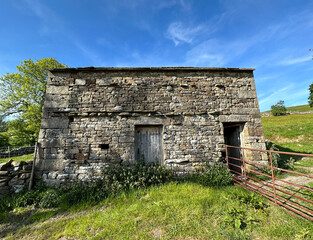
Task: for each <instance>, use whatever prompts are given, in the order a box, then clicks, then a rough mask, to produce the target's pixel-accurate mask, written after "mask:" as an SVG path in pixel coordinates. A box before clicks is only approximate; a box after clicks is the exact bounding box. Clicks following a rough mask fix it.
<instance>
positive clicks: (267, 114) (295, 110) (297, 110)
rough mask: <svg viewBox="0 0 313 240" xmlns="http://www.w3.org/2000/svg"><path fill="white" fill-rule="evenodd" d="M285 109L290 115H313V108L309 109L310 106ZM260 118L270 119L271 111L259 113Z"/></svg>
mask: <svg viewBox="0 0 313 240" xmlns="http://www.w3.org/2000/svg"><path fill="white" fill-rule="evenodd" d="M286 108H287V113H290V114H296V113H300V114H304V113H313V108H311V107H310V105H308V104H307V105H299V106H294V107H286ZM261 116H262V117H270V116H272V114H271V110H267V111H264V112H261Z"/></svg>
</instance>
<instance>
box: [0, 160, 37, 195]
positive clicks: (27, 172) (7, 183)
mask: <svg viewBox="0 0 313 240" xmlns="http://www.w3.org/2000/svg"><path fill="white" fill-rule="evenodd" d="M32 165H33V160H29V161H27V162H22V161H13V160H10V161H8V162H6V163H1V164H0V197H3V196H5V195H8V194H10V193H14V192H19V191H21V190H22V189H24V188H27V187H28V186H29V181H30V176H31V170H32Z"/></svg>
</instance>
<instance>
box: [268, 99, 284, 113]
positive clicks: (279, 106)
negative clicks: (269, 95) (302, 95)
mask: <svg viewBox="0 0 313 240" xmlns="http://www.w3.org/2000/svg"><path fill="white" fill-rule="evenodd" d="M284 103H285V102H284V101H283V100H280V101H279V102H277V103H276V104H275V105H272V106H271V112H272V114H273V116H280V115H285V114H286V112H287V109H286V107H285V105H284Z"/></svg>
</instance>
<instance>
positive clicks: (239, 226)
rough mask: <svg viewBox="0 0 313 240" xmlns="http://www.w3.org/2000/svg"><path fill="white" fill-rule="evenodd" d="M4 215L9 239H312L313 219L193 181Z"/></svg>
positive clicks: (233, 190)
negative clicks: (97, 201)
mask: <svg viewBox="0 0 313 240" xmlns="http://www.w3.org/2000/svg"><path fill="white" fill-rule="evenodd" d="M0 219H1V218H0ZM3 219H5V220H2V221H1V220H0V236H1V233H2V234H3V233H4V232H5V230H8V229H10V223H11V224H13V225H14V227H13V228H11V230H10V231H11V233H9V234H8V235H7V236H6V239H310V238H313V235H312V234H313V233H312V232H310V229H312V228H313V223H312V222H309V221H306V220H303V219H300V218H296V217H292V216H290V215H288V214H287V213H285V212H284V211H283V210H282V209H280V208H277V207H275V206H274V205H272V204H270V203H268V202H267V201H265V200H262V199H261V197H259V196H256V195H254V194H253V193H250V192H247V191H245V190H244V189H242V188H239V187H233V186H230V187H223V188H219V189H217V188H210V187H203V186H200V185H197V184H193V183H181V184H177V183H169V184H167V185H163V186H159V187H151V188H148V189H146V190H137V191H134V192H131V193H129V194H122V195H120V196H118V197H115V198H110V199H107V200H104V201H103V202H101V203H100V204H98V205H96V206H90V205H88V204H85V205H84V206H74V207H72V208H71V209H70V210H67V211H62V210H60V209H48V210H36V209H28V210H27V209H20V210H17V211H14V212H10V214H9V215H7V216H6V217H5V218H3ZM1 222H2V225H1ZM269 223H270V224H269ZM1 229H2V230H1ZM13 232H14V233H13Z"/></svg>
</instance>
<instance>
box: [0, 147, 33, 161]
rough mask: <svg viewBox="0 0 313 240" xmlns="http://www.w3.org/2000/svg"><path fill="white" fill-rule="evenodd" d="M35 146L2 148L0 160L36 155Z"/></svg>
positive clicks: (0, 148)
mask: <svg viewBox="0 0 313 240" xmlns="http://www.w3.org/2000/svg"><path fill="white" fill-rule="evenodd" d="M34 151H35V146H26V147H25V146H7V147H0V159H1V158H11V157H17V156H23V155H26V154H31V153H34Z"/></svg>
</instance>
